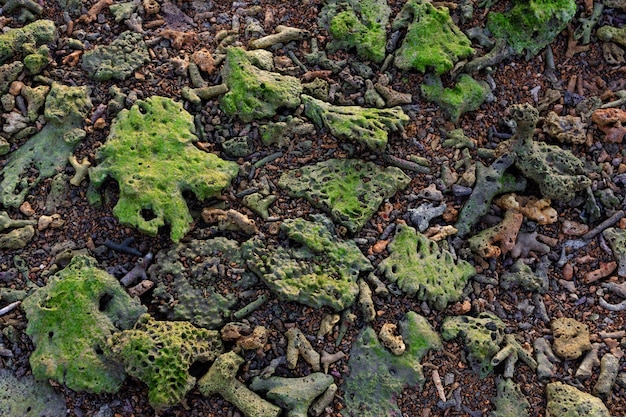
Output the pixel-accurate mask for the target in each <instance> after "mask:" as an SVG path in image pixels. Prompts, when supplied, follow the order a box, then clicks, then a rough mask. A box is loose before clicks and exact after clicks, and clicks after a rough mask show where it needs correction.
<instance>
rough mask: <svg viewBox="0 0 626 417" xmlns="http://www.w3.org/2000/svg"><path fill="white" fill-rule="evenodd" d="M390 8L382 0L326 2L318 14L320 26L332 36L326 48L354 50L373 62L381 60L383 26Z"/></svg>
mask: <svg viewBox="0 0 626 417" xmlns="http://www.w3.org/2000/svg"><path fill="white" fill-rule="evenodd" d="M390 14H391V8H390V7H389V6H388V5H387V1H386V0H364V1H357V0H339V1H337V0H329V1H327V2H326V4H325V5H324V8H323V9H322V11H321V13H320V21H321V23H322V26H324V27H326V28H327V29H328V31H329V32H330V34H331V36H332V37H333V40H332V42H330V43H329V45H328V47H327V49H328V50H329V51H330V52H335V51H337V50H338V49H349V48H356V52H357V54H358V55H359V56H360V57H361V58H364V59H368V60H370V61H373V62H382V61H383V59H385V43H386V41H387V33H386V32H385V29H386V26H387V24H388V23H389V15H390Z"/></svg>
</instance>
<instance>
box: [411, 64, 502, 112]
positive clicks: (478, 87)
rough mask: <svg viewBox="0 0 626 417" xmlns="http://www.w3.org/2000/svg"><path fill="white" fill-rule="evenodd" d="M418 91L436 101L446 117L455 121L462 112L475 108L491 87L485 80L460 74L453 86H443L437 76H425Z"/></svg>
mask: <svg viewBox="0 0 626 417" xmlns="http://www.w3.org/2000/svg"><path fill="white" fill-rule="evenodd" d="M420 91H421V92H422V95H423V96H424V98H425V99H426V100H429V101H433V102H435V103H437V104H438V105H439V106H440V107H441V108H442V109H443V111H444V112H445V113H446V115H447V116H448V118H449V119H450V120H451V121H452V122H454V123H457V122H458V121H459V118H460V117H461V116H462V115H463V114H465V113H467V112H470V111H474V110H477V109H478V108H479V107H480V105H481V104H483V102H484V101H485V100H486V99H487V96H488V95H489V93H490V92H491V89H490V88H489V85H487V83H486V82H484V81H476V80H475V79H474V78H472V77H471V76H470V75H467V74H461V75H460V76H459V78H458V79H457V81H456V84H455V85H454V87H453V88H444V87H443V84H442V82H441V79H440V78H438V77H429V76H426V77H425V79H424V84H422V85H420Z"/></svg>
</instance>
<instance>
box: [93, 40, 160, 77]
mask: <svg viewBox="0 0 626 417" xmlns="http://www.w3.org/2000/svg"><path fill="white" fill-rule="evenodd" d="M147 62H150V54H149V53H148V47H147V46H146V43H145V42H144V41H143V36H142V35H141V34H140V33H135V32H131V31H126V32H123V33H121V34H120V36H119V37H118V38H117V39H115V40H114V41H113V42H111V44H110V45H108V46H97V47H96V48H95V49H93V50H91V51H87V52H85V54H84V55H83V60H82V67H83V69H84V70H85V71H87V72H88V73H89V76H90V77H91V78H93V79H94V80H96V81H107V80H111V79H113V80H125V79H126V78H128V77H129V76H130V75H131V74H132V73H133V71H135V70H136V69H138V68H139V67H141V66H142V65H143V64H145V63H147Z"/></svg>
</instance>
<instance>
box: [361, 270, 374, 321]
mask: <svg viewBox="0 0 626 417" xmlns="http://www.w3.org/2000/svg"><path fill="white" fill-rule="evenodd" d="M358 284H359V305H360V306H361V312H362V313H363V319H364V320H365V322H366V323H369V322H372V321H374V319H375V318H376V309H375V308H374V301H372V290H371V289H370V287H369V285H367V282H365V280H363V279H360V280H359V281H358Z"/></svg>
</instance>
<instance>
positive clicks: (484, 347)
mask: <svg viewBox="0 0 626 417" xmlns="http://www.w3.org/2000/svg"><path fill="white" fill-rule="evenodd" d="M505 327H506V325H505V324H504V322H503V321H502V320H500V318H498V317H497V316H496V315H494V314H492V313H488V312H485V313H480V314H478V316H477V317H471V316H454V317H446V318H445V319H444V321H443V324H442V325H441V337H443V339H444V340H452V339H454V338H456V337H461V338H462V339H463V340H464V342H465V350H466V351H467V360H468V361H469V363H470V365H471V366H472V369H473V370H474V372H477V373H478V374H479V376H480V377H481V378H484V377H485V376H487V375H488V374H489V373H490V372H491V371H492V370H493V365H492V364H491V359H492V358H493V357H494V356H495V355H496V353H498V352H499V351H500V345H501V344H502V342H503V341H504V329H505Z"/></svg>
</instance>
